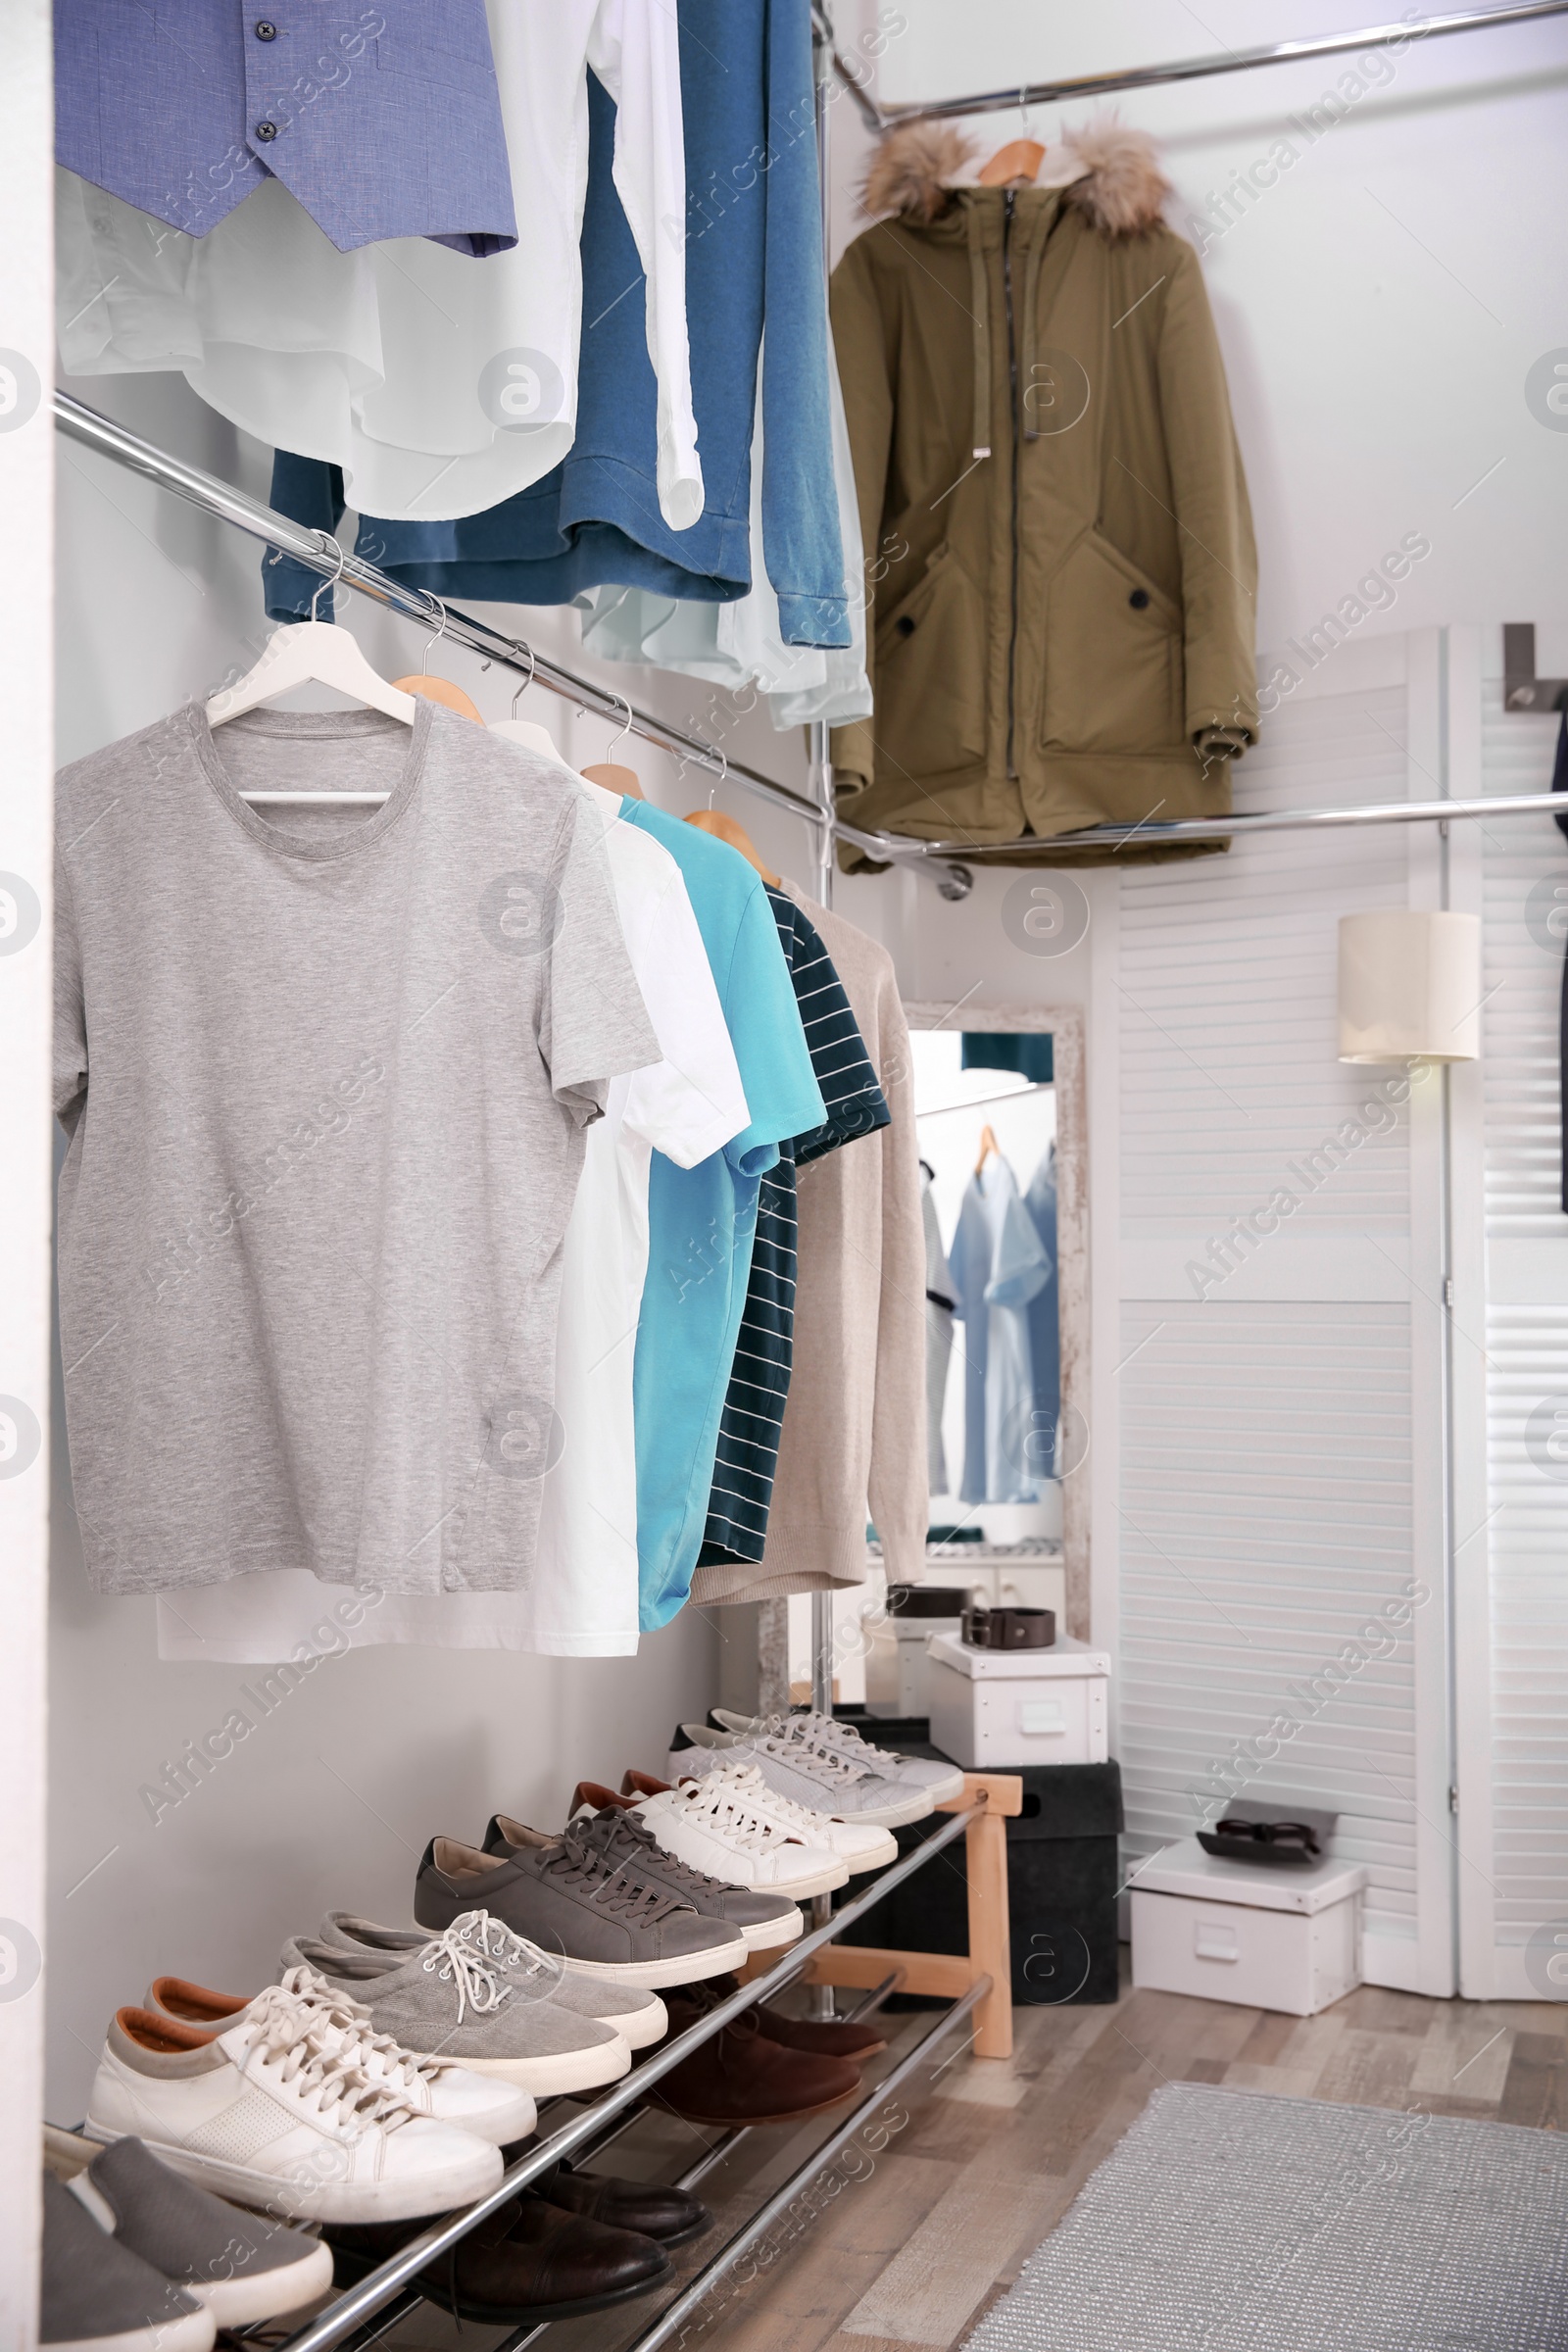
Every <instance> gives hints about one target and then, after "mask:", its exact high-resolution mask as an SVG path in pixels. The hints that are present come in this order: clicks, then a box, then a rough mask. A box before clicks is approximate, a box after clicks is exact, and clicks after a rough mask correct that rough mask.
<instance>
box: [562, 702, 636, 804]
mask: <svg viewBox="0 0 1568 2352" xmlns="http://www.w3.org/2000/svg"><path fill="white" fill-rule="evenodd" d="M615 700H616V702H617V703H626V697H625V696H624V695H623V694H617V695H616V697H615ZM630 733H631V705H630V703H626V724H625V725H624V726H623V727H622V728H621V730H620V733H619V734H618V735H617V736H616V737H615V739H614V742H613V743H612V744H611V746H610V748H611V750H612V751H613V750H614V749H615V744H618V743H624V742H625V740H626V738H627V736H628V735H629V734H630ZM577 773H578V774H579V775H580V776H586V777H587V779H588V781H589V783H590V784H602V785H603V786H604V788H605V790H606V792H618V793H619V794H620V796H621V798H622V800H626V801H643V800H646V799H647V797H648V796H647V794H646V793H645V792H644V790H643V788H642V785H641V783H640V782H639V781H638V777H637V770H636V769H635V768H634V767H627V766H626V764H625V762H624V761H623V760H596V761H595V762H594V764H593V766H592V767H580V768H579V769H578V770H577Z"/></svg>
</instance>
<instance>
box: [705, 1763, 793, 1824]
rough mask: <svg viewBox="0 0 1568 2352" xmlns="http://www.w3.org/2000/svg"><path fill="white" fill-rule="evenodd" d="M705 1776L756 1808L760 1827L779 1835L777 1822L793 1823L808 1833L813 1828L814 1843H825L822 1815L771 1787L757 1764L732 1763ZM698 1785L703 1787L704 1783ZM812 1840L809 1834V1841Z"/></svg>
mask: <svg viewBox="0 0 1568 2352" xmlns="http://www.w3.org/2000/svg"><path fill="white" fill-rule="evenodd" d="M704 1779H705V1780H709V1781H713V1780H717V1781H719V1782H720V1783H721V1785H724V1786H727V1787H728V1788H729V1789H731V1790H732V1791H733V1792H734V1793H735V1794H736V1795H737V1796H738V1797H740V1798H741V1799H742V1800H743V1801H744V1802H745V1803H746V1804H748V1805H750V1806H751V1807H753V1808H754V1809H755V1813H756V1816H757V1819H758V1825H759V1827H760V1828H762V1829H767V1828H769V1827H771V1828H773V1830H774V1834H775V1836H776V1835H777V1825H778V1824H779V1823H780V1822H790V1823H793V1824H794V1826H795V1827H796V1828H797V1829H800V1830H803V1831H805V1832H807V1833H809V1832H810V1831H812V1830H814V1831H815V1832H816V1838H815V1842H816V1843H817V1844H820V1843H821V1842H822V1816H821V1814H820V1813H818V1812H813V1810H812V1809H811V1807H810V1806H809V1805H802V1804H797V1802H796V1800H795V1799H794V1797H793V1796H780V1795H779V1793H778V1790H777V1789H771V1788H769V1786H768V1784H767V1783H766V1781H764V1780H763V1778H762V1776H761V1774H760V1772H759V1771H758V1769H757V1766H756V1765H755V1764H734V1765H730V1766H728V1767H726V1768H725V1770H724V1771H723V1772H722V1773H721V1774H720V1773H706V1774H705V1775H704ZM698 1785H699V1787H701V1786H702V1784H701V1783H699V1784H698ZM810 1841H811V1840H810V1839H809V1838H808V1842H810Z"/></svg>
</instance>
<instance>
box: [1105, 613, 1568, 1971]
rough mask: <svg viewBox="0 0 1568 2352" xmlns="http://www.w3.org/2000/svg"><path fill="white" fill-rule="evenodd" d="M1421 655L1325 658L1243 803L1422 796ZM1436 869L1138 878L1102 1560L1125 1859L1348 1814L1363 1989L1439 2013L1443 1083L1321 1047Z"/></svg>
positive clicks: (1426, 722) (1300, 860)
mask: <svg viewBox="0 0 1568 2352" xmlns="http://www.w3.org/2000/svg"><path fill="white" fill-rule="evenodd" d="M1438 652H1439V649H1438V644H1437V640H1436V638H1435V636H1434V637H1430V638H1428V637H1422V638H1416V639H1411V640H1409V641H1406V640H1404V639H1385V640H1382V641H1380V642H1378V643H1376V644H1374V645H1371V646H1365V647H1363V646H1358V645H1355V644H1353V643H1352V644H1349V645H1347V646H1344V647H1342V648H1340V649H1339V650H1338V651H1337V652H1336V653H1335V654H1334V655H1333V656H1332V657H1331V659H1330V660H1329V661H1328V662H1325V664H1324V665H1323V670H1322V672H1321V673H1319V674H1315V675H1314V676H1313V678H1311V679H1310V680H1308V681H1307V684H1306V685H1305V686H1304V687H1303V688H1302V690H1301V691H1300V692H1299V694H1298V695H1297V696H1295V697H1293V698H1292V699H1291V700H1290V701H1289V702H1287V703H1286V704H1285V705H1283V706H1282V708H1281V709H1280V710H1279V711H1277V712H1276V713H1274V714H1273V715H1272V716H1271V718H1270V719H1269V722H1268V725H1267V730H1266V735H1265V741H1264V745H1263V746H1262V748H1260V749H1259V750H1258V751H1257V752H1255V753H1252V754H1250V755H1249V756H1248V758H1247V759H1246V760H1244V761H1243V762H1242V763H1241V765H1240V767H1239V769H1238V771H1237V779H1236V781H1237V801H1238V807H1239V808H1240V809H1266V808H1304V807H1313V806H1317V807H1325V808H1326V807H1330V806H1334V805H1337V804H1339V805H1343V804H1345V803H1353V802H1363V801H1386V800H1399V799H1404V798H1406V797H1416V798H1423V799H1425V798H1430V797H1435V795H1436V793H1437V791H1438V790H1439V789H1440V787H1439V786H1438V784H1437V782H1436V781H1435V779H1434V776H1433V774H1432V773H1431V772H1430V771H1431V769H1432V766H1433V764H1434V763H1435V762H1438V761H1439V760H1440V759H1441V753H1440V751H1439V749H1438V748H1437V747H1438V743H1439V729H1438V724H1437V706H1438V697H1439V693H1440V684H1441V681H1440V675H1439V668H1440V664H1439V660H1438ZM1429 863H1430V859H1429V858H1426V855H1425V853H1424V851H1422V850H1421V849H1418V848H1415V847H1413V845H1412V842H1411V839H1410V833H1409V830H1407V829H1405V828H1398V827H1393V826H1389V827H1378V828H1369V829H1367V830H1366V831H1364V832H1362V831H1356V832H1343V831H1335V832H1325V833H1323V834H1321V835H1316V834H1310V833H1281V834H1276V835H1273V836H1266V835H1265V836H1261V837H1257V838H1254V839H1252V840H1250V841H1245V842H1241V843H1239V844H1238V845H1237V846H1236V847H1235V848H1234V849H1233V850H1232V851H1231V853H1230V854H1229V856H1228V857H1226V858H1215V859H1214V860H1212V862H1204V863H1197V864H1186V865H1182V866H1170V867H1165V868H1159V867H1145V868H1142V869H1134V870H1132V871H1130V872H1129V873H1128V874H1127V875H1126V876H1125V877H1124V878H1123V882H1122V890H1121V908H1120V956H1119V974H1118V981H1117V987H1118V992H1119V1004H1118V1006H1117V1011H1118V1015H1119V1029H1120V1045H1119V1052H1120V1071H1121V1102H1122V1113H1121V1120H1122V1125H1121V1149H1120V1188H1121V1216H1122V1223H1121V1246H1120V1251H1119V1261H1120V1269H1121V1275H1120V1290H1121V1299H1122V1324H1121V1335H1120V1348H1119V1351H1118V1353H1119V1370H1118V1372H1117V1375H1116V1388H1117V1391H1118V1393H1119V1396H1118V1408H1117V1424H1118V1434H1119V1448H1120V1480H1119V1509H1120V1525H1119V1527H1118V1529H1117V1530H1116V1539H1117V1543H1118V1546H1119V1553H1120V1562H1121V1567H1120V1594H1119V1611H1118V1614H1119V1624H1120V1662H1119V1750H1120V1755H1121V1761H1122V1769H1123V1776H1124V1783H1125V1788H1126V1796H1127V1813H1128V1829H1129V1834H1130V1837H1129V1842H1130V1846H1131V1849H1132V1852H1133V1854H1134V1855H1136V1854H1137V1853H1139V1852H1146V1851H1149V1850H1152V1848H1153V1847H1155V1846H1157V1845H1159V1844H1162V1843H1165V1842H1167V1841H1168V1840H1169V1839H1171V1838H1178V1837H1185V1836H1190V1835H1191V1834H1192V1832H1193V1830H1194V1829H1195V1828H1196V1827H1198V1826H1199V1824H1200V1822H1201V1820H1202V1819H1203V1818H1205V1817H1206V1816H1211V1815H1213V1814H1215V1813H1217V1812H1219V1811H1220V1810H1222V1809H1223V1804H1224V1801H1225V1799H1226V1798H1227V1797H1229V1796H1231V1795H1233V1794H1253V1795H1262V1794H1265V1793H1266V1794H1269V1795H1278V1794H1286V1795H1290V1796H1292V1797H1295V1798H1297V1799H1299V1800H1300V1801H1302V1802H1304V1803H1309V1804H1313V1805H1316V1806H1319V1807H1323V1808H1326V1809H1328V1810H1331V1811H1334V1812H1337V1813H1338V1814H1339V1815H1340V1817H1341V1820H1340V1833H1339V1839H1338V1850H1339V1851H1340V1852H1341V1853H1342V1854H1344V1855H1345V1856H1347V1857H1348V1858H1353V1859H1355V1860H1357V1861H1360V1862H1364V1863H1365V1864H1366V1866H1367V1869H1368V1872H1369V1891H1368V1895H1367V1903H1366V1942H1365V1966H1366V1975H1367V1977H1368V1979H1369V1980H1370V1981H1371V1982H1373V1983H1379V1984H1387V1985H1402V1986H1406V1987H1409V1988H1412V1989H1420V1990H1425V1991H1430V1992H1437V1993H1442V1992H1446V1991H1449V1990H1451V1989H1452V1986H1453V1962H1452V1949H1453V1945H1452V1866H1451V1838H1450V1832H1449V1821H1448V1814H1447V1804H1446V1788H1447V1734H1446V1720H1445V1693H1446V1628H1445V1622H1444V1610H1445V1601H1444V1575H1443V1569H1442V1561H1443V1556H1444V1544H1443V1518H1442V1485H1443V1478H1442V1458H1443V1457H1442V1445H1441V1435H1442V1384H1441V1379H1440V1376H1439V1365H1440V1351H1441V1315H1442V1303H1441V1283H1442V1256H1441V1221H1440V1214H1439V1206H1440V1196H1439V1192H1438V1164H1439V1143H1440V1121H1439V1117H1438V1105H1439V1090H1440V1086H1441V1081H1437V1080H1433V1081H1430V1082H1429V1083H1428V1084H1426V1085H1425V1086H1423V1087H1421V1088H1418V1089H1417V1091H1416V1093H1415V1094H1414V1096H1413V1097H1412V1098H1411V1100H1410V1101H1409V1102H1408V1103H1400V1102H1399V1101H1397V1100H1394V1101H1391V1100H1390V1099H1389V1082H1390V1081H1391V1080H1393V1079H1395V1078H1397V1073H1396V1072H1395V1071H1393V1070H1389V1069H1353V1068H1348V1067H1346V1066H1345V1065H1342V1064H1341V1063H1340V1061H1339V1060H1338V1059H1337V1053H1338V1036H1337V1026H1336V956H1337V925H1338V918H1339V917H1340V916H1341V915H1342V914H1348V913H1351V912H1354V911H1356V910H1358V909H1361V908H1373V907H1390V906H1404V905H1407V904H1429V903H1433V902H1432V901H1431V900H1430V898H1429V897H1428V896H1427V895H1426V894H1427V892H1428V890H1429V887H1430V875H1429V873H1428V870H1427V868H1428V865H1429ZM1393 1091H1394V1094H1395V1096H1396V1097H1397V1094H1398V1091H1399V1090H1398V1088H1397V1086H1396V1087H1395V1088H1394V1090H1393ZM1367 1105H1371V1106H1372V1108H1371V1112H1370V1113H1369V1112H1368V1110H1367V1108H1366V1106H1367ZM1282 1196H1285V1197H1289V1198H1290V1199H1292V1200H1294V1201H1295V1203H1296V1205H1295V1206H1294V1208H1293V1209H1292V1210H1291V1211H1290V1212H1289V1213H1285V1212H1284V1211H1283V1209H1282V1206H1281V1197H1282ZM1249 1218H1251V1219H1252V1220H1253V1224H1252V1227H1251V1230H1250V1231H1249V1229H1248V1228H1247V1226H1246V1224H1245V1223H1244V1224H1239V1223H1238V1220H1246V1219H1249ZM1564 1387H1565V1388H1568V1378H1565V1381H1564Z"/></svg>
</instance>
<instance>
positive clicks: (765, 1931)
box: [484, 1781, 806, 1952]
mask: <svg viewBox="0 0 1568 2352" xmlns="http://www.w3.org/2000/svg"><path fill="white" fill-rule="evenodd" d="M571 1802H572V1820H573V1822H574V1824H575V1825H576V1827H577V1829H578V1830H579V1831H580V1832H581V1834H582V1838H583V1840H584V1842H585V1843H586V1844H588V1845H591V1846H593V1847H594V1848H595V1849H596V1850H597V1851H598V1852H599V1853H601V1854H603V1855H604V1857H605V1860H606V1861H607V1862H609V1863H610V1864H611V1865H612V1867H613V1868H615V1869H624V1870H626V1871H629V1872H630V1874H631V1876H632V1877H633V1878H637V1879H646V1880H647V1881H648V1883H649V1885H650V1886H653V1887H663V1888H664V1890H665V1892H666V1893H667V1894H677V1895H679V1896H680V1898H681V1900H682V1901H683V1902H688V1903H695V1904H696V1906H697V1908H698V1910H699V1911H700V1912H701V1913H702V1914H703V1917H704V1918H705V1919H722V1920H725V1921H727V1923H728V1924H729V1926H730V1927H732V1928H736V1929H738V1930H739V1932H740V1934H741V1935H742V1936H744V1937H745V1939H746V1948H747V1950H748V1951H753V1952H757V1951H765V1950H769V1949H771V1948H772V1947H773V1946H774V1945H777V1944H781V1943H794V1942H795V1940H796V1939H797V1937H798V1936H801V1935H802V1933H803V1932H804V1930H805V1927H806V1922H805V1920H804V1919H803V1918H802V1917H801V1908H800V1905H799V1904H798V1903H792V1902H790V1901H789V1900H788V1899H787V1898H786V1897H785V1896H783V1895H779V1894H771V1893H769V1892H768V1891H767V1890H766V1889H765V1888H764V1889H761V1890H759V1889H758V1888H757V1887H736V1886H733V1885H730V1886H726V1885H725V1884H724V1882H723V1881H722V1880H721V1879H714V1878H710V1876H709V1874H708V1872H707V1871H706V1870H698V1869H697V1868H696V1867H695V1865H694V1864H692V1863H690V1862H684V1861H682V1859H681V1857H680V1855H679V1854H674V1853H671V1852H670V1851H669V1849H668V1848H667V1847H666V1846H662V1845H661V1844H660V1842H659V1839H658V1838H656V1837H655V1836H654V1833H653V1831H652V1830H651V1829H650V1828H649V1827H648V1824H647V1823H646V1822H645V1821H644V1820H643V1818H642V1816H641V1814H640V1813H639V1812H638V1810H637V1808H636V1806H635V1804H634V1803H633V1801H632V1799H631V1798H630V1797H628V1796H616V1795H614V1794H613V1791H612V1790H610V1789H598V1788H596V1789H592V1790H591V1791H590V1790H589V1789H585V1788H584V1786H583V1784H582V1783H581V1782H580V1781H579V1782H578V1784H577V1790H576V1794H575V1795H574V1796H573V1798H572V1800H571ZM518 1827H520V1824H518V1823H516V1822H513V1821H509V1820H508V1818H507V1816H506V1814H504V1813H497V1814H496V1815H495V1816H494V1818H493V1819H492V1821H491V1823H490V1827H489V1828H488V1829H487V1830H486V1832H485V1834H484V1850H485V1852H486V1853H487V1854H509V1853H510V1852H511V1851H512V1846H513V1832H514V1830H515V1829H517V1828H518Z"/></svg>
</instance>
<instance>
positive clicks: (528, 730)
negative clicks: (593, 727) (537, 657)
mask: <svg viewBox="0 0 1568 2352" xmlns="http://www.w3.org/2000/svg"><path fill="white" fill-rule="evenodd" d="M523 650H524V651H525V653H526V654H527V656H528V675H527V676H526V677H525V678H524V679H523V681H522V684H521V685H520V686H519V687H518V688H517V691H516V693H515V695H514V696H513V698H512V716H511V717H510V718H498V719H497V720H496V722H495V724H494V726H493V727H492V728H491V729H490V732H491V734H492V735H499V736H500V737H501V739H502V741H503V743H515V744H518V745H520V747H521V748H522V750H523V751H525V752H538V753H539V754H540V756H541V758H543V759H546V760H554V761H555V763H556V765H557V766H558V767H564V768H565V770H566V773H567V774H568V775H569V776H571V777H572V778H574V780H575V781H576V782H577V783H578V784H579V785H580V786H581V788H582V790H583V791H584V792H585V793H587V794H588V796H589V798H590V799H591V800H592V801H593V802H594V804H595V806H596V807H597V808H598V809H599V812H600V814H601V816H603V818H604V820H605V822H606V824H607V825H610V824H613V823H614V822H615V820H616V818H618V816H619V815H620V800H621V796H620V794H619V793H618V792H607V791H606V789H605V787H604V785H603V784H596V783H595V782H594V781H593V779H592V778H591V777H589V776H586V775H584V774H582V773H581V772H580V770H578V769H577V768H575V767H572V766H571V765H570V764H569V763H568V761H567V760H564V758H563V757H562V752H561V747H560V745H559V744H558V743H557V741H556V739H555V737H554V736H553V735H552V734H551V732H550V729H549V728H548V727H541V726H540V725H539V724H538V723H537V722H536V721H535V720H533V719H530V718H519V717H518V716H517V705H518V704H519V703H520V702H521V700H522V698H523V696H524V695H525V694H526V693H527V691H528V689H529V687H530V686H531V685H532V684H533V673H534V666H535V664H534V658H533V647H532V646H531V645H530V646H526V647H524V649H523ZM626 710H627V713H628V716H627V724H628V726H629V725H630V723H631V720H630V711H631V705H630V704H629V703H628V704H627V705H626ZM638 797H639V799H640V798H641V791H640V789H639V794H638Z"/></svg>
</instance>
